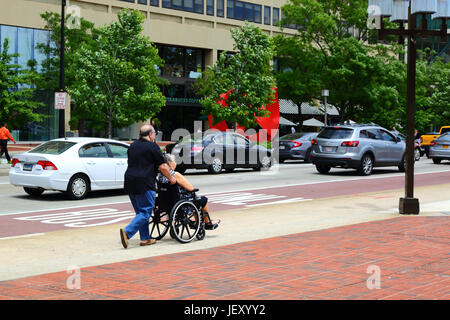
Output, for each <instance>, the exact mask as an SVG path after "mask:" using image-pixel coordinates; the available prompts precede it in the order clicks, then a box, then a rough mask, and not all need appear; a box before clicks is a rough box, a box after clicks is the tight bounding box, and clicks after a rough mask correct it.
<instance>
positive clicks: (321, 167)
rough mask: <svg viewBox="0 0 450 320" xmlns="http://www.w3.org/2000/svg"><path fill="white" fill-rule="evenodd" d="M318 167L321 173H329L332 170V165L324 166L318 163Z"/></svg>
mask: <svg viewBox="0 0 450 320" xmlns="http://www.w3.org/2000/svg"><path fill="white" fill-rule="evenodd" d="M316 169H317V171H319V172H320V173H328V172H330V170H331V167H330V166H323V165H320V164H316Z"/></svg>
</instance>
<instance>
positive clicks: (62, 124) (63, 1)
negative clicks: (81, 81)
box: [59, 0, 66, 138]
mask: <svg viewBox="0 0 450 320" xmlns="http://www.w3.org/2000/svg"><path fill="white" fill-rule="evenodd" d="M65 7H66V0H61V44H60V46H61V52H60V61H59V91H61V92H63V91H64V51H65V34H64V33H65ZM65 112H66V110H64V109H60V110H59V137H60V138H64V137H65V136H66V128H65Z"/></svg>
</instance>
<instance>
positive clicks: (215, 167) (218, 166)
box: [208, 158, 223, 174]
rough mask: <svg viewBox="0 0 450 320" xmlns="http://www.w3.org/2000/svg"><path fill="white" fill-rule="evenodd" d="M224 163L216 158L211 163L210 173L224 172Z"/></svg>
mask: <svg viewBox="0 0 450 320" xmlns="http://www.w3.org/2000/svg"><path fill="white" fill-rule="evenodd" d="M222 168H223V163H222V160H220V159H219V158H214V159H213V161H212V163H211V165H210V166H209V168H208V171H209V173H213V174H218V173H220V172H222Z"/></svg>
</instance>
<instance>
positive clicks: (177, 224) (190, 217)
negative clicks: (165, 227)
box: [170, 201, 201, 243]
mask: <svg viewBox="0 0 450 320" xmlns="http://www.w3.org/2000/svg"><path fill="white" fill-rule="evenodd" d="M171 217H172V219H171V220H170V229H171V235H173V236H174V237H175V239H176V240H178V241H179V242H181V243H188V242H191V241H192V240H193V239H194V238H195V237H196V236H197V234H198V231H199V230H200V223H201V220H200V219H201V218H200V213H199V212H198V210H197V207H196V206H195V205H194V204H193V203H192V202H189V201H180V202H178V203H177V204H175V206H174V208H173V209H172V213H171Z"/></svg>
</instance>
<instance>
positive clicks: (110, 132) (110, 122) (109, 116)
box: [108, 110, 112, 139]
mask: <svg viewBox="0 0 450 320" xmlns="http://www.w3.org/2000/svg"><path fill="white" fill-rule="evenodd" d="M108 138H109V139H112V111H111V110H110V111H109V114H108Z"/></svg>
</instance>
